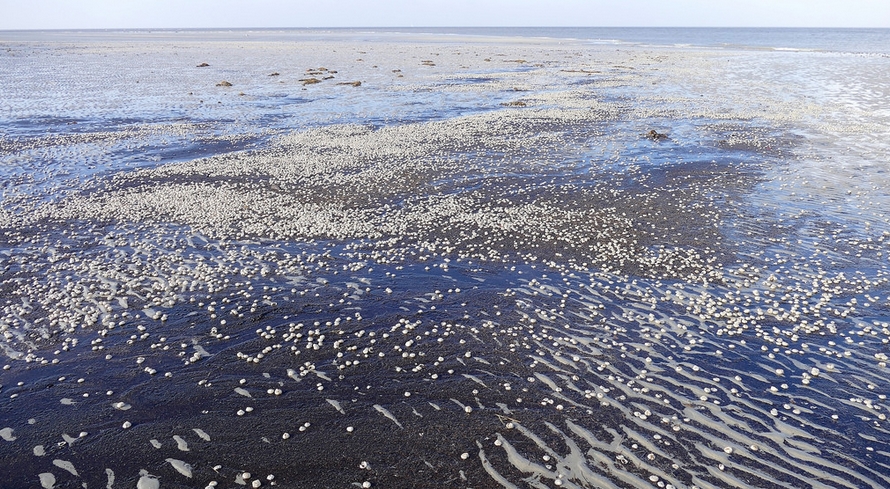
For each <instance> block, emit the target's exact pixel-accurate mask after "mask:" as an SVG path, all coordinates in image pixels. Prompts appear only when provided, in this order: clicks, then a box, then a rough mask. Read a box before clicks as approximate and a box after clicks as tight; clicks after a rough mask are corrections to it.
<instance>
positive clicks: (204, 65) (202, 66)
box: [197, 63, 210, 68]
mask: <svg viewBox="0 0 890 489" xmlns="http://www.w3.org/2000/svg"><path fill="white" fill-rule="evenodd" d="M208 66H210V65H209V64H207V63H201V64H199V65H198V66H197V67H198V68H206V67H208Z"/></svg>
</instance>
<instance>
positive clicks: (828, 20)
mask: <svg viewBox="0 0 890 489" xmlns="http://www.w3.org/2000/svg"><path fill="white" fill-rule="evenodd" d="M379 26H684V27H685V26H716V27H723V26H742V27H761V26H762V27H890V0H379V1H372V0H0V29H3V30H5V29H73V28H79V29H86V28H186V27H379Z"/></svg>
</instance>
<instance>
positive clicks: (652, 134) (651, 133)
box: [646, 129, 668, 141]
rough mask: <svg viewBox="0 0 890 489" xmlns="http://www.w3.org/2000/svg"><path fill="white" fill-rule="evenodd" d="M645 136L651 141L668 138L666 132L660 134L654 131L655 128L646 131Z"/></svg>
mask: <svg viewBox="0 0 890 489" xmlns="http://www.w3.org/2000/svg"><path fill="white" fill-rule="evenodd" d="M646 137H647V138H649V139H651V140H653V141H664V140H665V139H668V135H667V134H662V133H660V132H658V131H656V130H655V129H652V130H650V131H649V132H647V133H646Z"/></svg>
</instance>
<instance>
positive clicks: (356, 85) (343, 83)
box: [337, 81, 362, 87]
mask: <svg viewBox="0 0 890 489" xmlns="http://www.w3.org/2000/svg"><path fill="white" fill-rule="evenodd" d="M337 85H350V86H353V87H360V86H362V82H360V81H352V82H340V83H338V84H337Z"/></svg>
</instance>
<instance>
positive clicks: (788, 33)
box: [0, 27, 890, 55]
mask: <svg viewBox="0 0 890 489" xmlns="http://www.w3.org/2000/svg"><path fill="white" fill-rule="evenodd" d="M121 33H127V38H128V39H130V40H148V39H157V40H163V39H167V38H169V37H170V36H169V35H173V34H175V36H173V37H175V38H177V39H182V37H183V36H184V35H185V36H188V35H189V34H192V35H195V36H200V38H201V39H207V38H208V35H209V37H210V38H219V37H222V38H227V37H234V38H238V39H243V38H244V37H245V36H247V37H250V38H252V39H254V40H265V41H274V40H287V39H290V38H293V37H301V38H305V37H306V36H307V35H308V36H309V37H312V36H313V35H320V37H326V38H329V37H330V36H331V35H334V36H335V37H336V35H337V34H344V35H349V36H354V35H355V34H360V33H369V34H370V33H374V34H381V33H405V34H445V35H455V36H504V37H526V38H534V37H540V38H551V39H572V40H581V41H586V42H590V43H593V44H615V45H619V46H620V45H635V46H644V47H653V46H664V47H672V48H676V47H690V48H720V49H736V50H738V49H741V50H776V51H782V50H792V51H798V50H799V51H824V52H841V53H869V54H888V55H890V29H857V28H759V27H758V28H748V27H366V28H352V27H350V28H263V29H121V30H58V31H0V41H25V40H40V41H47V40H66V39H72V40H73V39H78V40H86V39H95V40H99V39H107V38H109V37H116V36H119V35H120V34H121Z"/></svg>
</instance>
